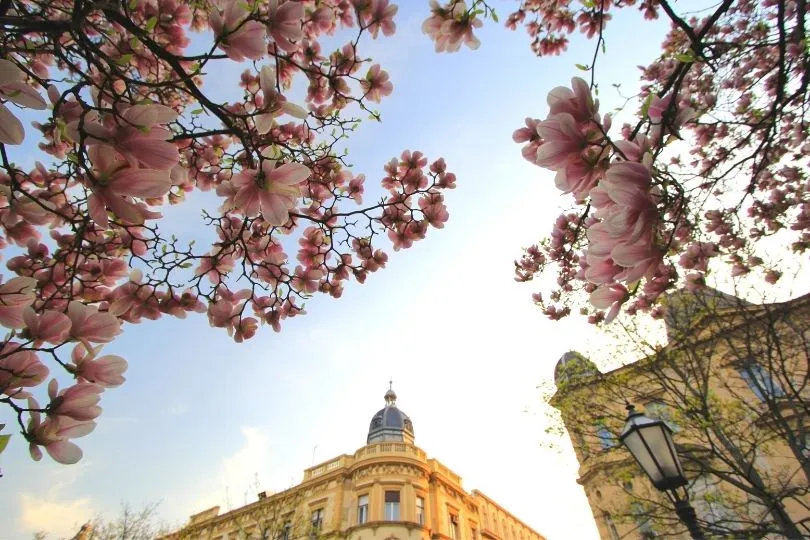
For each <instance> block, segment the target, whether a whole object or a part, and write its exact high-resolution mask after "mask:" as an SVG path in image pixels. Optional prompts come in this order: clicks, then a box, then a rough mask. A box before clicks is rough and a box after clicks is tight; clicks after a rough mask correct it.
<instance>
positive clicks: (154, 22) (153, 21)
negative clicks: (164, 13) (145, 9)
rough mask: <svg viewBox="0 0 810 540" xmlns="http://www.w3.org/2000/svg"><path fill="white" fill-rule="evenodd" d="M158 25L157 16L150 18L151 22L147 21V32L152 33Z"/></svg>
mask: <svg viewBox="0 0 810 540" xmlns="http://www.w3.org/2000/svg"><path fill="white" fill-rule="evenodd" d="M157 23H158V18H157V16H155V15H152V16H151V17H149V20H148V21H146V31H147V32H151V31H152V30H154V29H155V27H156V26H157Z"/></svg>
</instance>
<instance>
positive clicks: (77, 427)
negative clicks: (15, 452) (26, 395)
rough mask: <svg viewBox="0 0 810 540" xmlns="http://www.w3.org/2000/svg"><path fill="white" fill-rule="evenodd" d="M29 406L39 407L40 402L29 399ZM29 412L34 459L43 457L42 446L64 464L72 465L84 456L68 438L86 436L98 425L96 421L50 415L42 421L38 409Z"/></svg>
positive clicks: (27, 436)
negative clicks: (82, 420)
mask: <svg viewBox="0 0 810 540" xmlns="http://www.w3.org/2000/svg"><path fill="white" fill-rule="evenodd" d="M28 408H29V409H39V404H38V403H37V402H36V401H35V400H34V399H29V400H28ZM29 414H30V415H31V417H30V419H29V421H28V429H27V430H26V432H27V433H26V438H27V439H28V442H29V448H28V449H29V452H30V453H31V458H32V459H34V461H39V460H41V459H42V450H40V449H39V447H40V446H44V447H45V451H46V452H48V455H49V456H51V458H53V460H54V461H56V462H58V463H62V464H63V465H72V464H74V463H77V462H78V461H79V460H80V459H81V458H82V451H81V449H80V448H79V447H78V446H76V444H75V443H72V442H70V441H69V440H68V439H74V438H78V437H84V436H85V435H87V434H88V433H90V432H92V431H93V429H95V427H96V423H95V422H81V421H77V420H74V419H72V418H68V417H65V416H49V417H47V418H46V419H45V421H44V422H42V421H41V417H40V413H39V412H38V411H36V410H34V411H31V412H30V413H29Z"/></svg>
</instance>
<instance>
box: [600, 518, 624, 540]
mask: <svg viewBox="0 0 810 540" xmlns="http://www.w3.org/2000/svg"><path fill="white" fill-rule="evenodd" d="M602 521H604V522H605V527H607V530H608V534H609V535H610V540H619V538H620V536H619V531H617V530H616V524H615V523H613V518H612V517H611V516H610V512H602Z"/></svg>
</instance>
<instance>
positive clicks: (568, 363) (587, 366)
mask: <svg viewBox="0 0 810 540" xmlns="http://www.w3.org/2000/svg"><path fill="white" fill-rule="evenodd" d="M599 374H600V371H599V368H597V367H596V364H594V363H593V362H591V361H590V360H588V359H587V358H585V357H584V356H583V355H581V354H580V353H578V352H576V351H568V352H567V353H565V354H564V355H562V356H561V357H560V359H559V361H558V362H557V365H556V366H555V367H554V382H555V383H556V384H557V386H559V385H560V384H563V383H573V382H577V381H579V380H583V379H588V378H590V377H593V376H594V375H599Z"/></svg>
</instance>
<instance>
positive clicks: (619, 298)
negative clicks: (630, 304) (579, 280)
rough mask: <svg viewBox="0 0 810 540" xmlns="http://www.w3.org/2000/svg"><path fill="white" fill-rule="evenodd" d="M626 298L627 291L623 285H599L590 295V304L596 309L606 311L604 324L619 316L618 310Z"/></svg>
mask: <svg viewBox="0 0 810 540" xmlns="http://www.w3.org/2000/svg"><path fill="white" fill-rule="evenodd" d="M627 297H628V291H627V288H626V287H624V285H620V284H618V283H612V284H610V285H600V286H599V287H598V288H597V289H596V290H595V291H593V292H592V293H591V304H593V306H594V307H595V308H597V309H608V310H609V311H608V314H607V316H606V317H605V322H611V321H612V320H613V319H615V318H616V315H618V314H619V309H620V308H621V306H622V304H623V303H624V302H625V301H626V300H627Z"/></svg>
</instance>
